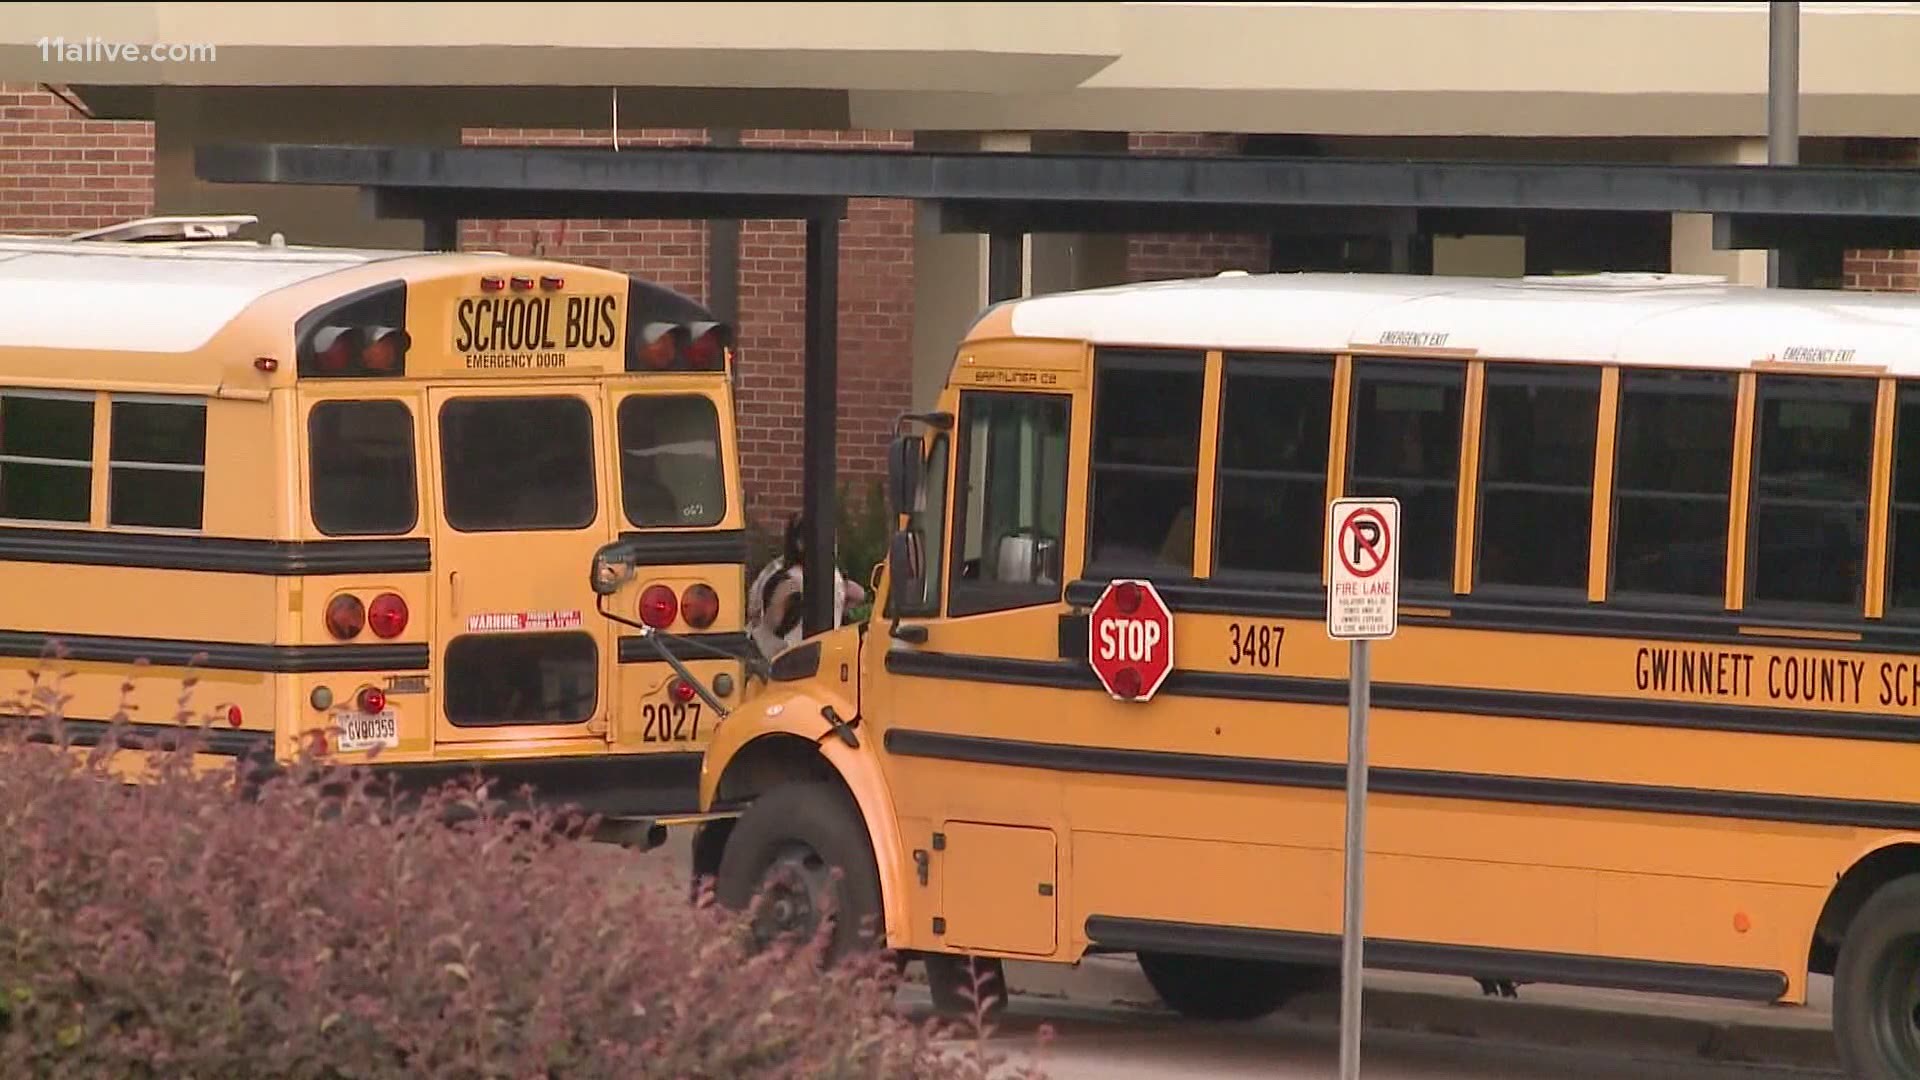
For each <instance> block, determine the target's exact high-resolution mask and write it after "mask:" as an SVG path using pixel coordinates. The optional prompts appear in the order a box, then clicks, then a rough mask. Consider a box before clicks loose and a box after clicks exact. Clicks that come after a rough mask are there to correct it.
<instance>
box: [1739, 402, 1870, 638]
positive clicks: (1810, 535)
mask: <svg viewBox="0 0 1920 1080" xmlns="http://www.w3.org/2000/svg"><path fill="white" fill-rule="evenodd" d="M1758 389H1759V393H1758V395H1757V396H1756V401H1757V404H1756V405H1755V408H1754V412H1755V416H1754V451H1753V452H1754V468H1753V496H1752V501H1751V503H1750V505H1749V506H1748V508H1747V513H1748V515H1749V517H1748V521H1749V524H1748V533H1749V535H1750V543H1751V544H1752V549H1751V550H1752V558H1750V559H1749V560H1748V562H1747V598H1748V600H1749V601H1752V602H1760V603H1786V604H1822V605H1845V606H1847V607H1851V608H1853V609H1855V610H1856V611H1857V610H1858V609H1859V607H1860V605H1861V599H1862V588H1863V585H1864V582H1865V580H1866V572H1865V559H1866V537H1867V485H1868V474H1869V472H1870V470H1871V467H1872V464H1873V403H1874V396H1875V392H1876V387H1875V386H1874V382H1873V380H1871V379H1848V378H1805V377H1796V376H1790V375H1789V376H1769V375H1763V376H1761V377H1760V379H1759V387H1758Z"/></svg>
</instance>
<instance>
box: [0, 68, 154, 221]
mask: <svg viewBox="0 0 1920 1080" xmlns="http://www.w3.org/2000/svg"><path fill="white" fill-rule="evenodd" d="M152 212H153V125H152V124H150V123H146V122H144V121H127V120H89V119H87V117H86V115H85V114H84V113H82V112H80V111H78V110H76V109H75V108H74V107H73V106H72V105H70V104H68V103H67V102H66V101H65V100H63V99H62V98H61V97H60V96H59V95H58V94H56V93H53V92H51V91H49V90H45V89H42V88H41V87H40V86H39V85H38V84H35V83H6V82H0V232H12V233H21V232H35V233H66V232H77V231H79V230H81V229H92V228H98V227H99V226H102V225H110V224H112V223H114V222H116V221H123V220H125V219H127V218H136V217H144V216H146V215H147V214H150V213H152Z"/></svg>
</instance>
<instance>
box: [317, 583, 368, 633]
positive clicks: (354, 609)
mask: <svg viewBox="0 0 1920 1080" xmlns="http://www.w3.org/2000/svg"><path fill="white" fill-rule="evenodd" d="M365 625H367V609H366V608H364V607H362V606H361V604H360V598H359V597H357V596H355V595H353V594H352V593H341V594H340V595H339V596H336V597H334V598H333V602H332V603H329V604H328V605H327V633H329V634H332V635H333V636H334V637H337V638H339V639H340V640H341V641H346V640H348V639H349V638H352V637H355V636H357V635H358V634H359V633H360V628H361V627H363V626H365Z"/></svg>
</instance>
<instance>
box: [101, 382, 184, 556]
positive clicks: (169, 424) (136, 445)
mask: <svg viewBox="0 0 1920 1080" xmlns="http://www.w3.org/2000/svg"><path fill="white" fill-rule="evenodd" d="M110 407H111V409H112V413H111V415H110V417H109V428H108V447H107V456H108V461H107V466H108V467H107V524H109V525H142V526H147V527H150V528H156V529H198V528H199V527H200V522H201V515H202V514H203V513H204V512H205V509H206V506H205V504H206V497H207V403H206V400H205V399H203V398H183V397H161V396H148V395H143V394H125V395H115V396H114V397H113V398H112V401H111V406H110Z"/></svg>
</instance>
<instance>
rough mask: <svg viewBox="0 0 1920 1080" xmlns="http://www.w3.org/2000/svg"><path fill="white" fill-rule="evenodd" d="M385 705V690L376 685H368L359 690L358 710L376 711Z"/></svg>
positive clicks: (365, 711) (364, 711)
mask: <svg viewBox="0 0 1920 1080" xmlns="http://www.w3.org/2000/svg"><path fill="white" fill-rule="evenodd" d="M386 707H387V692H386V691H385V690H381V689H379V688H378V687H373V686H369V687H366V688H365V689H363V690H361V691H360V711H361V712H363V713H377V712H379V711H380V710H382V709H384V708H386Z"/></svg>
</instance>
